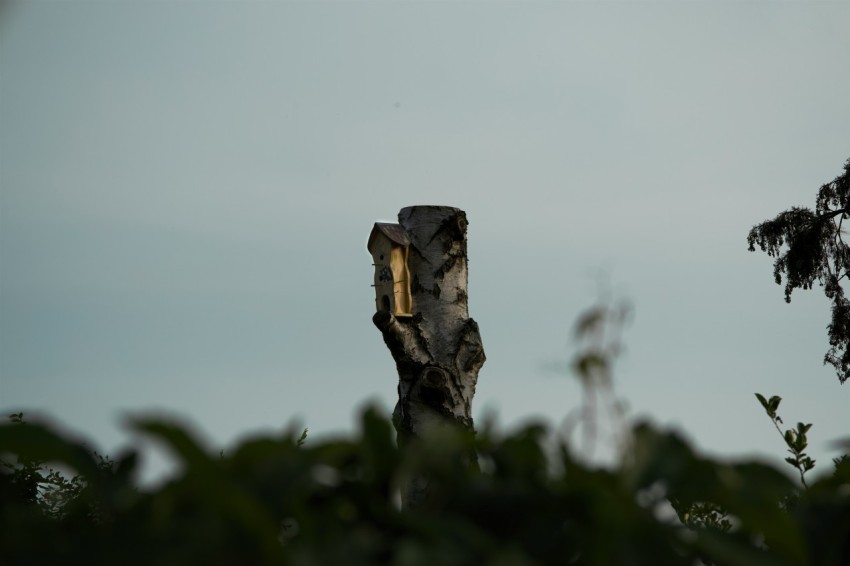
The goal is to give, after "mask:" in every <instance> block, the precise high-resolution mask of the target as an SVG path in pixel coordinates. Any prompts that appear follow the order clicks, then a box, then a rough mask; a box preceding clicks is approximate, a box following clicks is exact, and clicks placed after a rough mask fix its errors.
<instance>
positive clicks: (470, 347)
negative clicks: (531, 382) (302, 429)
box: [372, 206, 486, 507]
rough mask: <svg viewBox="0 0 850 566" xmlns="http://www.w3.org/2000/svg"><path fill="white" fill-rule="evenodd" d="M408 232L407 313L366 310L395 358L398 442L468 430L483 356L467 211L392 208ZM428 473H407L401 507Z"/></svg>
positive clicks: (414, 497)
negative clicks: (471, 289) (471, 295)
mask: <svg viewBox="0 0 850 566" xmlns="http://www.w3.org/2000/svg"><path fill="white" fill-rule="evenodd" d="M398 220H399V224H400V225H401V227H402V228H403V229H404V230H405V232H406V233H407V236H408V237H409V239H410V247H409V251H408V268H409V273H410V277H411V282H410V291H411V298H412V303H413V309H412V310H413V313H412V314H413V316H412V317H396V316H395V315H393V314H392V313H391V312H389V311H386V310H381V311H378V312H377V313H376V314H375V316H374V317H373V318H372V321H373V322H374V323H375V326H377V327H378V329H379V330H380V331H381V333H382V334H383V337H384V342H385V343H386V345H387V347H388V348H389V350H390V353H391V354H392V356H393V359H394V360H395V362H396V368H397V370H398V375H399V384H398V397H399V399H398V403H397V404H396V407H395V410H394V411H393V422H394V424H395V427H396V430H397V432H398V438H399V444H400V445H404V444H406V443H408V442H410V441H411V440H413V439H416V438H421V437H423V436H425V435H427V434H428V433H429V431H433V430H435V429H437V428H440V427H445V426H459V427H461V428H463V429H467V430H472V429H473V422H472V398H473V396H474V395H475V385H476V383H477V381H478V372H479V370H480V369H481V366H482V365H483V364H484V361H485V359H486V357H485V355H484V347H483V345H482V343H481V336H480V334H479V331H478V324H476V322H475V321H474V320H472V319H471V318H469V309H468V304H467V279H468V269H467V253H466V227H467V220H466V213H465V212H464V211H462V210H460V209H457V208H452V207H448V206H411V207H407V208H403V209H402V210H401V211H400V212H399V215H398ZM426 491H427V480H426V479H424V478H414V480H413V481H411V484H410V485H409V486H407V487H406V489H405V492H404V493H403V494H402V501H403V505H404V506H405V507H410V506H415V505H417V504H418V503H419V502H421V501H422V500H423V498H424V497H425V492H426Z"/></svg>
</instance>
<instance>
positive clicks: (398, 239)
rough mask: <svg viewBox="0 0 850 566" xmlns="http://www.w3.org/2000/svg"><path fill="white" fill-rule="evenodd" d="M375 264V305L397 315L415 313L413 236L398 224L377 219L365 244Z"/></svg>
mask: <svg viewBox="0 0 850 566" xmlns="http://www.w3.org/2000/svg"><path fill="white" fill-rule="evenodd" d="M366 247H367V248H368V250H369V253H371V254H372V261H373V264H374V266H375V284H374V285H373V287H374V288H375V307H376V308H377V310H378V311H387V312H391V313H392V314H394V315H395V316H397V317H399V316H401V317H405V316H412V315H413V299H412V297H411V295H410V270H409V269H408V268H407V250H408V248H409V247H410V238H408V236H407V233H406V232H405V231H404V228H402V227H401V226H400V225H398V224H389V223H385V222H376V223H375V226H374V228H372V233H371V234H369V243H368V244H366Z"/></svg>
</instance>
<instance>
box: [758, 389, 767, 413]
mask: <svg viewBox="0 0 850 566" xmlns="http://www.w3.org/2000/svg"><path fill="white" fill-rule="evenodd" d="M756 399H758V400H759V403H761V406H762V407H764V410H765V411H768V410H769V409H768V408H767V399H765V398H764V395H762V394H761V393H756Z"/></svg>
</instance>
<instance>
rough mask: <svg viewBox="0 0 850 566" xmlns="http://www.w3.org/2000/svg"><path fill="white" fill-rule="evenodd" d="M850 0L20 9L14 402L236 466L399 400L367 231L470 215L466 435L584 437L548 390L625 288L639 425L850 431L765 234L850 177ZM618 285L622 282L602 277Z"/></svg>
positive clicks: (1, 101) (711, 435) (9, 305)
mask: <svg viewBox="0 0 850 566" xmlns="http://www.w3.org/2000/svg"><path fill="white" fill-rule="evenodd" d="M848 24H850V3H848V2H845V1H842V2H776V3H774V2H679V3H676V2H622V3H621V2H560V3H554V2H547V3H543V2H541V3H533V2H508V3H495V2H427V3H426V2H340V3H337V2H335V3H324V2H309V3H308V2H291V3H290V2H245V3H237V2H218V3H200V2H173V3H167V2H156V3H130V2H76V3H73V4H71V3H62V2H28V3H15V4H9V3H6V4H4V5H2V6H0V188H1V189H2V194H0V199H1V200H0V332H2V334H0V338H1V339H0V408H2V410H3V411H4V412H5V413H10V412H12V411H17V410H24V411H25V412H29V413H36V412H41V413H47V414H49V415H52V416H54V417H55V418H57V419H58V420H59V421H60V422H62V423H63V424H65V425H68V426H70V427H72V428H74V429H75V430H78V431H80V432H81V433H83V434H85V435H87V436H89V437H90V438H93V439H94V441H95V442H96V444H97V445H98V446H100V447H101V448H102V449H103V450H105V451H107V452H110V451H114V450H116V449H117V447H118V446H119V445H122V444H125V443H126V442H128V437H127V433H126V432H125V431H124V430H123V429H122V428H121V426H120V416H121V415H126V414H129V413H139V412H148V411H151V410H155V411H163V412H167V413H171V412H179V413H180V414H182V415H184V416H185V417H186V418H188V419H190V420H191V422H193V423H194V424H196V425H197V426H198V428H199V429H201V430H203V431H204V432H205V434H206V435H207V437H208V438H209V439H210V440H211V441H212V442H214V443H216V444H227V443H230V442H233V441H234V440H235V439H236V438H238V437H239V436H240V435H243V434H246V433H249V432H252V431H258V430H271V429H279V428H280V427H281V426H283V425H285V424H287V423H289V422H290V421H291V420H292V419H294V418H298V419H300V420H301V422H302V423H304V424H305V425H306V426H309V427H310V428H311V430H313V431H314V433H316V434H320V433H324V432H332V431H340V430H346V429H350V427H351V424H352V417H353V415H354V414H355V412H356V409H357V407H358V406H359V405H360V404H361V402H363V401H364V400H367V399H377V400H378V401H379V402H380V403H381V404H382V405H383V406H385V407H386V408H387V409H389V408H390V407H391V406H392V405H393V404H394V396H395V385H396V374H395V368H394V365H393V362H392V360H391V358H390V356H389V353H388V352H387V351H386V349H385V347H384V345H383V342H382V340H381V337H380V335H379V333H378V332H377V330H375V329H374V327H373V326H372V323H371V320H370V319H371V315H372V311H373V309H374V302H373V296H372V289H371V288H370V283H371V281H372V267H371V262H370V257H369V255H368V253H367V252H366V249H365V244H366V238H367V236H368V234H369V231H370V229H371V226H372V223H373V222H374V221H375V220H393V219H394V218H395V215H396V213H397V211H398V210H399V209H400V208H401V207H404V206H408V205H412V204H445V205H452V206H457V207H460V208H463V209H464V210H466V211H467V215H468V218H469V220H470V228H469V250H470V312H471V315H472V316H473V317H474V318H475V319H476V320H477V321H478V322H479V324H480V326H481V332H482V336H483V339H484V345H485V348H486V352H487V356H488V361H487V363H486V364H485V366H484V368H483V370H482V372H481V375H480V380H479V387H478V393H477V396H476V401H475V414H476V415H478V416H480V415H481V414H482V411H484V410H485V409H488V408H489V409H491V410H496V411H498V413H499V415H500V420H501V422H503V423H504V424H508V425H510V424H512V423H516V422H518V421H520V420H522V419H524V418H526V417H542V418H545V419H548V420H549V421H550V422H552V423H557V422H560V420H561V419H562V418H563V416H564V415H565V414H567V412H569V411H570V410H572V409H574V408H575V407H576V406H578V404H579V390H578V389H577V387H576V385H575V384H574V383H573V382H572V381H571V380H570V379H567V378H561V377H558V376H557V375H555V374H553V373H551V372H547V371H545V370H544V369H542V368H544V367H545V366H547V365H551V362H553V361H557V360H565V359H567V356H568V349H567V344H568V341H569V334H570V329H571V325H572V322H573V320H574V319H575V317H576V316H577V315H578V313H580V312H581V310H582V309H583V308H584V307H587V306H589V305H590V304H591V303H593V302H594V301H595V300H596V298H597V297H598V296H599V289H600V283H599V281H600V280H601V281H602V282H603V283H601V285H602V287H607V288H610V290H611V293H612V295H613V296H615V297H621V298H622V297H624V298H628V299H629V300H630V301H631V302H632V304H633V305H634V308H635V319H634V322H633V324H632V325H631V327H630V328H629V329H628V331H627V332H626V334H625V341H626V344H627V351H626V354H625V355H624V357H623V359H622V361H621V363H620V366H619V369H618V372H617V390H618V393H619V394H620V396H622V397H623V398H625V399H626V400H627V401H628V403H629V405H630V407H631V412H630V414H631V415H632V416H635V417H637V416H640V415H651V417H652V418H653V419H654V420H655V421H657V422H659V423H663V424H668V425H672V426H676V427H680V428H681V429H683V430H684V431H686V432H687V434H688V435H689V436H691V437H692V438H694V439H695V440H696V441H697V442H698V445H699V446H700V447H701V448H703V449H705V450H707V451H710V452H713V453H719V454H726V455H744V454H760V455H765V456H771V457H773V458H774V459H779V458H781V457H782V455H783V454H782V452H783V446H782V443H781V439H780V438H779V437H778V436H777V435H776V432H775V431H774V430H773V429H772V427H771V425H770V422H769V421H768V419H767V418H766V417H765V416H764V415H763V414H762V412H761V408H760V407H759V406H758V405H757V403H756V401H755V399H754V397H753V392H755V391H759V392H761V393H764V394H766V395H771V394H778V395H781V396H783V397H784V398H785V401H784V403H783V406H782V408H781V409H782V410H781V411H780V413H781V414H782V415H783V416H784V417H785V418H786V421H788V422H791V423H793V422H796V421H797V420H803V421H806V422H814V423H815V426H814V428H813V429H812V432H811V433H810V437H811V443H812V452H813V455H814V456H815V457H817V458H818V459H820V460H821V463H822V464H823V466H824V468H825V467H826V464H827V461H826V460H825V459H826V458H827V456H829V455H833V454H834V452H832V451H831V450H830V449H829V441H831V440H833V439H835V438H837V437H840V436H846V435H847V434H848V431H850V426H848V425H850V412H848V401H850V397H848V396H850V386H843V387H842V386H840V385H839V383H838V380H837V379H836V378H835V377H834V375H833V373H832V371H831V369H830V368H828V367H823V366H821V359H822V357H823V353H824V352H825V350H826V348H827V340H826V331H825V326H826V324H827V322H828V316H829V311H828V303H827V301H826V300H825V299H824V298H823V297H822V295H821V294H819V293H820V291H819V290H815V291H813V292H811V293H808V294H799V295H797V294H795V296H794V302H793V303H792V304H791V305H786V304H784V302H783V300H782V289H781V287H778V286H776V285H774V283H773V281H772V273H771V271H772V266H771V261H770V259H769V258H767V257H766V256H764V255H763V254H758V255H757V254H749V252H747V250H746V234H747V231H748V230H749V228H750V227H751V226H752V225H753V224H755V223H756V222H759V221H761V220H764V219H765V218H768V217H771V216H773V215H774V214H775V213H777V212H779V211H781V210H784V209H786V208H788V207H790V206H792V205H811V204H812V203H813V200H814V194H815V191H816V190H817V188H818V187H819V186H820V185H821V184H822V183H824V182H827V181H830V180H831V179H832V178H834V177H835V176H836V175H838V173H839V172H840V171H841V167H842V164H843V162H844V160H845V159H846V158H847V157H848V156H850V74H848V72H847V70H848V68H850V36H848V34H847V28H848ZM600 273H601V274H603V275H600Z"/></svg>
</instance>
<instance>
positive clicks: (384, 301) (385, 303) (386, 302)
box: [381, 295, 390, 312]
mask: <svg viewBox="0 0 850 566" xmlns="http://www.w3.org/2000/svg"><path fill="white" fill-rule="evenodd" d="M381 310H384V311H387V312H389V310H390V297H389V295H384V296H383V297H381Z"/></svg>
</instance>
